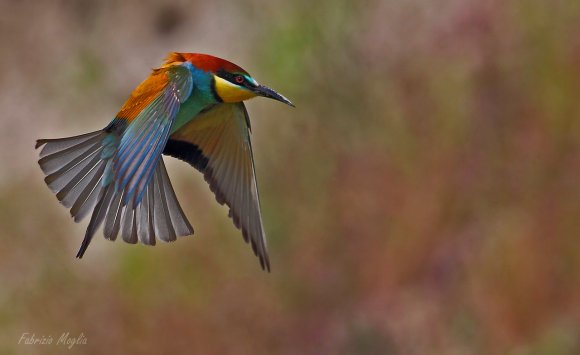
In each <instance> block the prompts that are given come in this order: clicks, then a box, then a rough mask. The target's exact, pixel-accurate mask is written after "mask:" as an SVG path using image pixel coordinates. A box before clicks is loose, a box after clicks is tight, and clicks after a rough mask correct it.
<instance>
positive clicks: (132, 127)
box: [36, 53, 294, 271]
mask: <svg viewBox="0 0 580 355" xmlns="http://www.w3.org/2000/svg"><path fill="white" fill-rule="evenodd" d="M255 96H264V97H268V98H271V99H274V100H278V101H281V102H283V103H286V104H288V105H291V106H294V105H293V104H292V103H291V102H290V101H289V100H288V99H287V98H285V97H284V96H282V95H280V94H278V93H277V92H275V91H274V90H272V89H269V88H267V87H266V86H263V85H260V84H258V82H257V81H256V80H255V79H253V78H252V77H251V76H250V75H249V74H248V73H247V72H246V71H245V70H243V69H242V68H240V67H239V66H237V65H235V64H233V63H230V62H228V61H226V60H224V59H220V58H217V57H214V56H211V55H207V54H195V53H170V54H169V56H168V57H167V59H166V60H165V62H164V63H163V65H162V66H161V67H159V68H157V69H154V70H153V72H152V73H151V75H150V76H149V77H148V78H147V79H146V80H145V81H143V82H142V83H141V84H140V85H139V86H137V88H136V89H135V90H134V91H133V92H132V93H131V96H129V98H128V99H127V101H126V102H125V104H124V105H123V107H122V108H121V110H120V111H119V112H118V113H117V115H116V116H115V118H114V119H113V120H112V121H111V122H110V123H109V124H108V125H107V126H106V127H105V128H104V129H102V130H99V131H96V132H92V133H87V134H83V135H80V136H75V137H69V138H60V139H39V140H38V141H37V143H36V148H38V147H41V146H43V145H44V147H43V148H42V150H41V152H40V160H39V161H38V163H39V164H40V167H41V168H42V171H43V172H44V174H45V175H46V178H45V179H44V180H45V182H46V183H47V185H48V187H49V188H50V189H51V190H52V191H53V192H55V193H56V196H57V198H58V199H59V201H60V202H61V203H62V204H63V205H64V206H65V207H67V208H70V213H71V215H72V216H73V217H74V220H75V222H79V221H80V220H81V219H82V218H84V217H85V216H86V215H87V214H88V213H89V212H91V211H92V215H91V220H90V222H89V225H88V227H87V230H86V233H85V237H84V239H83V242H82V244H81V247H80V249H79V251H78V253H77V258H81V257H82V256H83V254H84V253H85V251H86V249H87V247H88V246H89V243H90V242H91V239H92V237H93V235H94V234H95V232H96V230H97V229H98V228H99V227H100V226H101V225H102V224H103V222H104V228H103V232H104V235H105V238H106V239H109V240H115V239H116V238H117V235H118V234H120V235H121V236H122V238H123V240H124V241H126V242H127V243H137V241H138V240H140V241H141V242H142V243H144V244H147V245H155V240H156V238H159V239H161V240H163V241H166V242H168V241H174V240H175V239H176V237H177V236H186V235H191V234H193V228H192V227H191V224H190V223H189V221H188V220H187V218H186V216H185V214H184V213H183V210H182V209H181V206H180V205H179V202H178V201H177V197H176V196H175V192H174V191H173V187H172V186H171V182H170V181H169V177H168V175H167V171H166V170H165V165H164V163H163V158H162V157H161V154H165V155H169V156H172V157H175V158H178V159H181V160H183V161H186V162H187V163H189V164H190V165H192V166H193V167H195V168H196V169H197V170H199V171H200V172H201V173H202V174H203V175H204V177H205V180H206V181H207V182H208V183H209V187H210V189H211V191H212V192H213V193H214V194H215V197H216V200H217V201H218V202H219V203H220V204H224V203H225V204H226V205H227V206H228V207H229V216H230V217H231V218H232V219H233V222H234V224H235V226H236V227H237V228H239V229H241V231H242V235H243V237H244V239H245V241H246V242H249V243H250V244H251V245H252V249H253V250H254V253H255V254H256V255H257V256H258V258H259V259H260V265H261V266H262V268H263V269H265V270H268V271H269V270H270V261H269V259H268V253H267V248H266V238H265V234H264V227H263V224H262V217H261V214H260V199H259V196H258V187H257V184H256V173H255V169H254V159H253V155H252V145H251V141H250V131H251V127H250V119H249V117H248V112H247V111H246V107H245V106H244V103H243V101H244V100H248V99H250V98H253V97H255Z"/></svg>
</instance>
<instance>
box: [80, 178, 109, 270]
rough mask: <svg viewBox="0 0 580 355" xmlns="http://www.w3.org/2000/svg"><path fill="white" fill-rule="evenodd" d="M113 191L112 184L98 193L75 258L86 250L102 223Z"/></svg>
mask: <svg viewBox="0 0 580 355" xmlns="http://www.w3.org/2000/svg"><path fill="white" fill-rule="evenodd" d="M114 193H115V187H114V186H113V185H109V186H107V187H106V188H104V189H103V190H101V192H100V193H99V200H98V202H97V205H96V206H95V209H94V211H93V214H92V216H91V221H90V222H89V225H88V227H87V231H86V232H85V237H84V239H83V242H82V243H81V246H80V248H79V251H78V253H77V255H76V257H77V258H79V259H80V258H82V257H83V255H84V254H85V251H86V250H87V248H88V246H89V244H90V243H91V240H92V238H93V236H94V235H95V232H96V231H97V229H98V228H99V226H100V225H101V224H102V223H103V220H104V219H105V216H106V214H107V209H108V207H109V205H110V203H111V199H112V198H113V195H114Z"/></svg>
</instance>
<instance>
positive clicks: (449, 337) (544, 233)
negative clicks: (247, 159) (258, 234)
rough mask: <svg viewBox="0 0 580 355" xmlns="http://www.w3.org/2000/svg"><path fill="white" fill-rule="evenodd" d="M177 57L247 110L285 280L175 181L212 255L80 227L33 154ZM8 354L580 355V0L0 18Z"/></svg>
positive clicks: (188, 6) (196, 244) (104, 10)
mask: <svg viewBox="0 0 580 355" xmlns="http://www.w3.org/2000/svg"><path fill="white" fill-rule="evenodd" d="M169 51H183V52H202V53H211V54H214V55H217V56H220V57H223V58H227V59H229V60H231V61H233V62H235V63H237V64H239V65H240V66H242V67H243V68H245V69H246V70H248V71H249V72H250V73H251V74H252V75H253V76H254V77H255V78H257V80H259V81H260V82H263V83H264V84H266V85H269V86H271V87H273V88H275V89H276V90H278V91H279V92H281V93H283V94H284V95H286V96H287V97H289V98H290V99H291V100H292V101H294V103H295V104H296V106H297V107H296V109H291V108H290V107H287V106H284V105H282V104H279V103H276V102H274V101H271V100H265V99H256V100H253V101H251V102H249V103H248V110H249V112H250V115H251V119H252V123H253V139H254V151H255V158H256V169H257V175H258V183H259V187H260V193H261V197H262V209H263V215H264V224H265V228H266V231H267V235H268V241H269V251H270V258H271V260H272V273H271V274H267V273H264V272H262V271H261V270H260V268H259V264H258V260H257V259H256V258H255V257H254V256H253V254H252V252H251V248H250V247H249V246H248V245H247V244H245V243H244V242H243V240H242V237H241V234H240V232H239V231H238V230H236V229H235V227H234V226H233V224H232V223H231V221H230V220H229V219H228V218H227V210H226V208H225V207H223V206H220V205H218V204H217V203H216V202H215V200H214V197H213V196H212V195H211V193H210V192H209V189H208V187H207V186H206V184H205V182H204V181H203V177H202V176H201V174H199V173H198V172H197V171H195V170H193V169H192V168H191V167H189V166H188V165H186V164H184V163H182V162H179V161H175V160H173V159H168V158H166V159H165V160H166V161H167V162H168V169H169V174H170V176H171V177H172V180H173V183H174V187H175V188H176V190H177V193H178V196H179V200H180V202H181V204H182V206H183V208H184V210H185V212H186V214H187V216H188V217H189V219H190V221H191V223H192V224H193V226H194V228H195V231H196V234H195V236H193V237H190V238H182V239H180V240H178V241H177V242H175V243H173V244H169V245H168V244H158V246H156V247H154V248H152V247H146V246H143V245H136V246H135V245H127V244H125V243H123V242H120V241H117V242H115V243H111V242H108V241H106V240H104V238H102V237H101V235H102V233H101V232H99V233H98V238H96V239H95V240H94V242H93V243H92V245H91V247H90V248H89V250H88V253H87V255H86V256H85V258H83V259H82V260H77V259H75V258H74V255H75V253H76V250H77V248H78V246H79V245H80V242H81V239H82V237H83V234H84V230H85V228H86V225H87V223H88V221H83V222H82V223H80V224H75V223H73V221H72V220H71V219H70V217H69V215H68V212H67V210H66V209H64V208H63V207H62V206H60V205H59V203H58V202H57V200H56V198H55V197H54V196H53V194H52V193H51V192H50V191H49V190H48V188H47V187H46V186H45V184H44V182H43V175H42V173H41V171H40V169H39V168H38V165H37V162H36V161H37V159H38V158H37V154H38V152H37V151H35V150H34V149H33V148H34V141H35V140H36V139H37V138H55V137H64V136H70V135H76V134H80V133H85V132H88V131H92V130H96V129H100V128H102V127H104V126H105V125H106V124H107V123H108V122H109V121H110V120H111V119H112V118H113V115H114V114H115V113H116V112H117V110H118V109H119V108H120V107H121V105H122V103H123V102H124V100H125V99H126V98H127V96H128V95H129V93H130V92H131V90H132V89H133V88H134V87H135V86H136V85H137V84H138V83H139V82H140V81H141V80H143V79H144V78H145V77H146V76H147V75H148V73H149V71H150V69H151V68H154V67H156V66H158V65H159V64H160V63H161V62H162V59H163V58H164V57H165V55H166V53H167V52H169ZM0 54H1V55H0V65H1V68H2V76H1V77H0V90H1V95H0V112H1V113H2V119H1V121H0V125H1V126H0V138H1V139H0V163H1V164H2V165H1V166H2V167H3V168H2V169H0V224H1V227H2V228H1V231H0V238H1V242H2V247H1V249H0V282H1V287H0V353H2V354H11V353H13V354H17V353H18V354H20V353H31V354H61V353H63V352H66V351H68V349H66V348H65V347H63V346H62V345H61V346H56V345H55V344H53V345H22V344H20V345H19V344H18V341H19V339H20V337H21V335H22V334H23V333H25V332H27V333H33V334H35V336H36V337H37V338H38V337H41V336H52V337H53V338H54V342H55V343H56V341H57V340H58V338H59V337H60V335H61V334H62V333H65V332H70V336H71V337H73V336H74V337H76V336H78V335H79V334H81V333H82V334H84V336H85V337H86V338H87V344H86V345H77V346H75V347H73V348H72V350H71V352H78V353H83V354H98V353H103V352H107V353H111V354H130V353H140V354H161V353H195V354H578V353H580V244H579V241H580V240H579V238H580V187H579V185H578V183H579V182H580V2H579V1H577V0H559V1H550V2H548V1H543V0H521V1H517V0H513V1H502V0H484V1H481V0H443V1H430V0H408V1H394V0H366V1H346V0H324V1H307V0H296V1H292V2H289V1H284V2H282V1H260V0H251V1H244V2H241V1H150V0H146V1H136V0H131V1H113V0H107V1H98V2H97V1H89V0H87V1H73V0H60V1H51V2H48V1H46V2H38V1H9V0H2V1H0Z"/></svg>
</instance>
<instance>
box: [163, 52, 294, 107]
mask: <svg viewBox="0 0 580 355" xmlns="http://www.w3.org/2000/svg"><path fill="white" fill-rule="evenodd" d="M185 60H187V61H189V62H190V63H191V64H192V65H193V66H195V67H196V68H198V69H201V70H204V71H206V72H209V73H211V74H212V75H213V90H214V93H215V95H216V96H217V97H218V98H219V99H220V100H221V101H223V102H241V101H244V100H248V99H251V98H253V97H256V96H263V97H267V98H270V99H274V100H277V101H280V102H283V103H285V104H288V105H290V106H294V104H293V103H292V102H290V100H288V99H287V98H285V97H284V96H282V95H280V94H279V93H277V92H276V91H274V90H272V89H270V88H268V87H266V86H264V85H261V84H259V83H258V82H257V81H256V80H255V79H254V78H252V77H251V76H250V74H248V72H247V71H245V70H244V69H242V68H240V67H239V66H237V65H236V64H234V63H232V62H229V61H227V60H225V59H221V58H218V57H214V56H212V55H208V54H199V53H171V54H170V55H169V57H168V59H167V61H166V62H168V61H185Z"/></svg>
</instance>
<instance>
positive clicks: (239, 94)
mask: <svg viewBox="0 0 580 355" xmlns="http://www.w3.org/2000/svg"><path fill="white" fill-rule="evenodd" d="M214 80H215V91H216V93H217V94H218V96H219V97H220V98H221V99H222V100H223V102H240V101H244V100H247V99H251V98H252V97H255V96H256V94H254V93H253V92H251V91H250V90H247V89H244V88H241V87H239V86H237V85H235V84H232V83H230V82H229V81H227V80H225V79H222V78H220V77H219V76H216V75H214Z"/></svg>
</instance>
